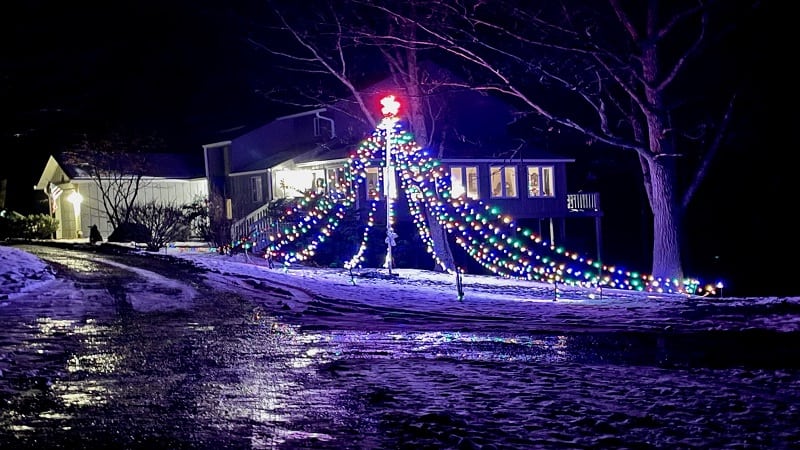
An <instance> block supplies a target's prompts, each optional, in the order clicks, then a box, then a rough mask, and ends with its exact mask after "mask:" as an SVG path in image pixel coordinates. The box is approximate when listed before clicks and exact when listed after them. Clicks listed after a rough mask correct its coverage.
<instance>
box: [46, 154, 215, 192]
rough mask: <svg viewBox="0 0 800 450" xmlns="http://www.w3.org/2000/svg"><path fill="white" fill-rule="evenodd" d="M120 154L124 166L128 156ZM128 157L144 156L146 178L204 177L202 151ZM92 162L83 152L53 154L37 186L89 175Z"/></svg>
mask: <svg viewBox="0 0 800 450" xmlns="http://www.w3.org/2000/svg"><path fill="white" fill-rule="evenodd" d="M117 156H119V157H120V158H121V160H119V162H120V163H121V164H122V165H124V164H125V159H126V155H125V154H123V153H120V154H117ZM129 156H130V159H131V161H134V158H139V157H143V161H144V164H143V165H141V167H142V173H143V175H144V176H146V177H152V178H167V179H176V180H190V179H197V178H204V177H205V165H204V161H203V158H202V154H200V153H191V154H190V153H134V154H130V155H129ZM89 164H90V162H89V158H86V159H81V155H80V154H73V155H71V156H70V157H69V158H67V157H66V156H65V155H64V154H55V155H51V156H50V157H49V158H48V160H47V164H46V165H45V168H44V170H43V171H42V175H41V177H40V178H39V182H38V183H37V184H36V186H35V188H36V189H44V188H45V187H46V186H47V183H49V182H51V181H54V182H55V181H58V182H67V181H70V180H79V179H87V178H90V177H91V175H90V173H89V172H88V171H87V170H86V169H85V167H86V166H88V165H89ZM64 178H66V179H64Z"/></svg>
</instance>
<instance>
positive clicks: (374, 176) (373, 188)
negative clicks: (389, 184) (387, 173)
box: [364, 167, 381, 200]
mask: <svg viewBox="0 0 800 450" xmlns="http://www.w3.org/2000/svg"><path fill="white" fill-rule="evenodd" d="M380 170H381V169H380V168H378V167H367V169H366V174H367V176H366V178H365V180H364V183H365V185H366V187H367V200H378V199H379V198H380V196H381V186H380Z"/></svg>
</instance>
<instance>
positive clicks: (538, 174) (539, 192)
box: [528, 166, 555, 197]
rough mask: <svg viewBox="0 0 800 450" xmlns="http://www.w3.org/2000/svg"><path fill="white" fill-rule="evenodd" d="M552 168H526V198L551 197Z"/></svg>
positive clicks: (552, 190)
mask: <svg viewBox="0 0 800 450" xmlns="http://www.w3.org/2000/svg"><path fill="white" fill-rule="evenodd" d="M554 191H555V190H554V189H553V167H552V166H546V167H545V166H528V197H552V196H553V192H554Z"/></svg>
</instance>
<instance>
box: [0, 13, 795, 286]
mask: <svg viewBox="0 0 800 450" xmlns="http://www.w3.org/2000/svg"><path fill="white" fill-rule="evenodd" d="M92 3H93V4H92V5H91V6H90V5H86V4H75V3H65V2H56V1H46V0H45V1H15V2H12V5H13V6H11V7H9V6H4V7H3V13H2V14H0V17H1V18H0V33H1V34H0V42H2V43H0V46H1V47H2V50H1V51H0V55H2V56H0V58H2V59H0V75H2V81H1V82H0V108H1V109H0V111H2V118H1V120H0V145H2V148H3V149H4V153H5V155H6V158H7V161H9V162H6V163H3V164H2V165H0V178H7V179H8V183H9V186H8V198H7V201H6V206H7V207H8V208H11V209H14V210H18V211H20V212H23V213H28V212H39V211H38V209H37V208H39V206H38V205H36V204H35V201H34V197H33V190H32V188H31V187H32V185H33V184H34V183H35V182H36V181H37V180H38V176H39V175H40V172H41V170H42V168H43V166H44V162H45V161H46V158H47V156H48V155H49V154H51V153H53V152H56V151H58V150H60V149H62V148H64V146H65V145H68V144H69V143H70V142H74V141H75V140H76V139H77V138H78V137H79V136H80V135H81V134H82V133H89V134H92V133H96V134H98V135H100V134H102V133H103V132H107V131H109V130H117V131H119V130H123V131H125V132H129V133H131V134H136V133H145V134H155V135H156V136H158V137H160V138H162V139H163V142H164V143H165V148H164V149H163V150H164V151H175V152H194V151H197V152H199V151H201V145H202V144H206V143H211V142H216V141H219V140H223V139H229V138H232V137H235V136H236V134H237V130H245V129H250V128H252V127H254V126H257V125H261V124H264V123H267V122H269V121H270V120H271V119H272V118H274V117H277V116H280V115H283V114H286V113H287V109H286V107H282V106H281V105H278V104H275V103H271V102H269V101H267V100H266V99H264V97H263V96H261V95H259V94H258V92H257V90H258V88H259V87H264V86H270V85H271V84H275V83H281V82H285V80H286V75H285V74H283V73H279V72H277V71H276V70H274V69H273V68H272V61H269V59H268V58H267V56H266V55H265V54H264V53H263V52H261V53H258V52H256V51H254V50H253V49H252V48H251V47H250V46H249V45H248V44H247V43H246V42H244V38H245V36H246V33H247V29H248V26H247V25H245V20H244V19H243V18H242V16H238V15H237V14H236V13H235V11H234V10H233V9H230V8H233V7H238V6H241V5H243V4H244V3H245V2H244V1H242V2H234V3H233V5H234V6H233V7H230V6H226V5H222V3H225V2H218V3H220V4H215V2H211V1H206V0H202V1H194V2H193V1H189V0H176V1H169V2H156V1H153V0H142V1H138V2H129V1H122V2H108V3H95V2H92ZM765 3H767V4H769V3H768V2H765ZM770 5H771V4H770ZM771 6H772V7H773V8H772V9H773V10H774V11H773V12H776V15H775V17H778V16H780V15H781V14H780V12H779V11H778V10H777V7H775V6H774V5H771ZM782 29H783V28H781V27H779V26H777V25H776V26H774V27H767V28H765V29H764V31H763V32H761V33H756V34H754V35H753V37H752V39H751V40H749V41H748V44H747V45H748V47H749V48H750V49H753V48H755V49H756V52H761V51H762V50H761V49H763V57H762V58H760V59H759V63H758V64H757V67H751V68H749V69H748V70H752V73H753V75H754V79H753V80H752V83H750V84H748V86H747V91H746V92H743V94H742V96H741V98H742V104H741V106H740V108H739V109H738V114H739V116H738V119H737V121H736V122H735V126H736V131H737V133H738V134H737V136H738V138H737V141H736V143H735V145H733V146H729V147H727V148H725V149H724V150H723V151H722V152H721V154H720V155H719V158H718V162H717V163H716V164H715V165H714V166H712V167H711V168H710V170H709V175H708V179H707V181H706V183H705V184H704V186H703V188H702V189H701V190H700V191H699V192H698V194H697V197H696V199H695V200H696V201H695V203H694V204H693V205H692V207H691V208H690V211H689V216H688V218H689V220H690V221H691V223H692V225H691V226H690V229H691V232H690V233H689V237H690V242H689V246H688V251H687V254H686V256H687V259H691V260H692V262H691V263H690V264H687V267H690V268H691V267H692V266H695V267H696V268H697V270H698V271H699V272H703V274H705V273H714V272H715V271H717V269H718V268H719V272H722V273H725V274H726V275H727V276H728V277H729V278H735V279H737V280H738V282H739V283H740V285H741V284H747V285H748V286H749V287H751V286H758V285H759V284H761V283H763V284H772V285H775V286H780V287H776V288H775V289H771V290H770V289H767V290H766V291H767V292H766V293H770V292H774V293H780V294H786V293H793V294H798V293H800V290H798V289H796V288H794V286H793V283H791V282H789V281H787V280H788V279H790V277H791V274H792V273H793V271H794V268H793V267H792V266H791V265H788V264H787V263H785V262H782V261H786V260H791V259H792V258H795V257H797V252H798V249H800V246H798V244H797V242H796V237H795V234H796V233H795V231H794V229H795V228H796V226H795V224H794V221H793V220H792V216H793V215H794V213H793V211H794V209H796V204H797V202H796V200H795V199H796V197H797V195H798V194H800V189H797V187H796V186H795V184H794V182H793V181H790V180H793V179H795V178H796V175H795V174H794V169H793V168H792V164H790V161H793V159H794V157H793V155H792V152H793V150H794V147H795V144H793V143H792V142H793V140H792V139H790V138H789V139H787V138H784V136H791V134H792V133H791V130H792V128H793V127H795V126H796V125H797V123H798V122H797V120H796V119H797V112H796V111H795V109H794V108H793V105H794V104H795V102H794V101H793V99H795V98H796V97H797V95H796V88H795V87H793V85H792V84H791V83H787V82H785V81H790V79H791V78H792V75H791V72H790V71H789V70H788V69H787V68H786V61H785V60H783V59H781V58H780V57H770V56H769V55H770V54H772V52H774V51H775V50H778V49H780V48H782V47H785V44H786V43H787V42H791V40H790V39H788V38H787V37H786V36H783V33H782V32H781V31H780V30H782ZM795 40H796V39H795ZM730 50H731V51H737V49H735V48H731V49H730ZM791 51H792V52H793V51H794V50H791ZM787 86H788V87H787ZM778 107H780V108H781V112H777V111H778V110H777V109H776V108H778ZM787 130H788V131H787ZM11 155H13V156H14V158H13V160H14V161H15V162H14V163H11V162H10V160H9V159H8V158H9V156H11ZM633 164H634V165H633V167H635V161H633ZM610 166H611V167H613V166H614V165H610ZM620 167H622V166H620ZM612 172H613V170H612ZM601 176H603V175H602V174H601ZM605 178H606V179H613V180H614V182H608V183H606V184H605V185H603V184H602V183H601V187H602V188H603V192H601V193H602V195H603V204H604V209H605V210H606V218H605V219H604V225H603V227H604V228H603V231H604V233H606V234H607V239H608V241H609V242H608V243H606V245H605V246H606V248H607V252H608V253H609V254H610V255H612V256H613V255H614V254H616V255H619V257H621V258H626V260H628V258H630V260H634V259H637V258H638V257H639V256H641V255H642V254H646V253H647V252H646V251H642V250H641V249H642V247H648V246H649V243H648V240H647V239H648V236H647V234H648V232H649V231H648V230H647V227H648V226H649V225H648V223H647V220H645V219H643V218H642V217H644V216H646V214H642V211H643V209H644V208H646V204H645V203H644V200H643V194H642V192H641V183H640V182H639V181H638V179H639V176H638V175H637V173H636V170H635V169H634V170H633V171H627V170H619V169H617V172H614V173H610V174H606V176H605ZM573 181H575V180H573ZM573 190H577V189H573ZM632 204H634V205H638V206H636V207H631V205H632ZM643 229H644V231H642V230H643ZM615 248H616V249H615ZM636 263H637V264H638V263H639V262H638V261H636ZM645 264H649V262H647V261H646V263H645ZM645 269H646V266H645ZM745 280H747V281H745ZM754 289H756V288H754ZM761 291H762V292H763V291H764V289H761Z"/></svg>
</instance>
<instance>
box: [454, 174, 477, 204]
mask: <svg viewBox="0 0 800 450" xmlns="http://www.w3.org/2000/svg"><path fill="white" fill-rule="evenodd" d="M450 185H451V193H452V195H453V197H455V198H457V197H461V196H462V195H466V196H467V197H468V198H471V199H477V198H479V197H480V196H479V194H478V167H477V166H452V167H450Z"/></svg>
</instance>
